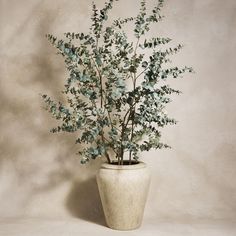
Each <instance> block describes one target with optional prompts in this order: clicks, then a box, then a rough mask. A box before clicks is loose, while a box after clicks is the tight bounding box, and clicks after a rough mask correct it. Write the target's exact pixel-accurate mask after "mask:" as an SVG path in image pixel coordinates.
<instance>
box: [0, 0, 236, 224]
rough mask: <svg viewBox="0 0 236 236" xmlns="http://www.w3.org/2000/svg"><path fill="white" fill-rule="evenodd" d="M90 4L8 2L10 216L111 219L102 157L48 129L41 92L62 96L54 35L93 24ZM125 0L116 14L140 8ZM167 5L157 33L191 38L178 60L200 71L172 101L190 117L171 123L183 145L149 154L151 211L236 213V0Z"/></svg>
mask: <svg viewBox="0 0 236 236" xmlns="http://www.w3.org/2000/svg"><path fill="white" fill-rule="evenodd" d="M96 2H97V3H98V5H99V6H101V5H102V3H103V0H96ZM148 2H149V3H150V5H152V4H153V2H154V1H153V0H150V1H148ZM90 3H91V1H86V0H80V1H79V0H48V1H46V0H21V1H18V0H0V58H1V63H0V107H1V111H0V112H1V113H0V114H1V115H0V202H1V204H0V216H5V217H9V216H20V215H31V216H50V217H53V216H57V217H58V216H59V217H63V216H70V215H72V216H79V217H81V218H83V219H88V220H92V221H100V220H102V212H101V205H100V201H99V197H98V192H97V187H96V183H95V180H94V174H95V173H96V170H97V169H98V168H99V165H100V163H101V161H100V160H98V161H97V162H90V163H89V164H88V165H86V166H84V165H83V166H82V165H80V163H79V158H78V156H76V155H75V152H76V146H74V137H73V135H52V134H50V133H49V132H48V130H49V129H50V128H51V127H52V126H54V120H52V119H51V118H50V115H49V114H47V113H46V112H45V111H44V110H42V109H41V106H42V104H41V100H40V97H39V96H38V94H39V93H40V92H46V93H48V94H51V95H52V96H53V97H55V98H60V96H61V94H60V92H59V91H60V90H61V89H62V88H63V79H64V78H65V76H66V72H65V69H64V64H63V60H62V58H60V56H57V55H56V54H55V50H54V49H53V48H52V47H51V46H50V45H49V43H48V42H47V40H46V39H45V37H44V35H45V34H46V33H53V34H55V35H58V36H60V35H62V34H63V33H64V32H67V31H76V30H78V31H86V30H87V28H88V24H89V10H90ZM120 3H121V4H120V7H119V8H115V9H114V11H113V15H114V16H123V15H124V16H125V15H126V14H129V13H130V14H132V13H135V12H136V10H137V9H138V1H136V0H129V1H125V0H120ZM164 13H165V15H166V19H165V21H164V22H163V23H161V24H160V25H159V26H158V27H157V28H155V29H153V34H158V35H164V36H170V37H173V38H174V39H175V42H176V43H179V42H183V43H184V44H185V45H186V47H185V49H184V50H183V51H182V52H181V53H180V54H179V55H178V56H177V57H175V58H174V61H175V62H176V63H178V64H180V65H181V64H187V65H193V67H194V68H195V70H196V71H197V74H195V75H190V76H188V75H187V76H186V77H185V78H184V79H181V80H178V81H173V82H172V85H173V86H175V87H176V88H179V89H181V90H182V91H183V92H184V93H183V95H182V96H179V97H177V98H176V99H174V102H173V103H172V104H171V105H170V106H169V109H168V110H169V112H170V114H172V115H173V116H174V117H176V118H177V120H179V121H180V122H179V124H178V125H177V126H175V127H170V128H167V129H166V130H165V140H166V141H167V142H168V143H169V144H170V145H172V147H173V149H172V150H164V151H152V152H150V153H145V154H143V155H142V160H144V161H145V162H147V163H148V165H149V166H150V169H151V171H152V185H151V190H150V194H149V199H148V203H147V208H146V217H147V218H173V219H190V218H214V219H222V218H225V219H236V171H235V169H236V147H235V143H236V133H235V121H236V93H235V89H236V85H235V76H234V75H235V73H234V72H235V65H236V57H235V50H236V32H235V24H236V2H235V1H234V0H226V1H220V0H191V1H189V0H167V3H166V6H165V9H164Z"/></svg>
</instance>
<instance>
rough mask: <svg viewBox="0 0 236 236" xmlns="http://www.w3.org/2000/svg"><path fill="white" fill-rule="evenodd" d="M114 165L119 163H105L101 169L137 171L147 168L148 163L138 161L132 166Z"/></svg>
mask: <svg viewBox="0 0 236 236" xmlns="http://www.w3.org/2000/svg"><path fill="white" fill-rule="evenodd" d="M114 163H117V161H115V162H113V163H107V162H105V163H103V164H102V165H101V168H103V169H114V170H135V169H141V168H145V167H146V166H147V165H146V163H144V162H142V161H138V162H137V163H136V162H135V163H134V161H133V164H131V165H116V164H114Z"/></svg>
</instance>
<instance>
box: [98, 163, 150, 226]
mask: <svg viewBox="0 0 236 236" xmlns="http://www.w3.org/2000/svg"><path fill="white" fill-rule="evenodd" d="M96 179H97V183H98V189H99V193H100V197H101V201H102V206H103V211H104V214H105V219H106V223H107V226H108V227H110V228H112V229H116V230H132V229H136V228H139V227H140V225H141V223H142V218H143V213H144V208H145V203H146V199H147V194H148V190H149V185H150V172H149V169H148V168H147V166H146V164H145V163H143V162H139V163H137V164H132V165H122V166H121V165H115V164H107V163H104V164H102V166H101V168H100V170H99V171H98V173H97V176H96Z"/></svg>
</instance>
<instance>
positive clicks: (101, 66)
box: [42, 0, 193, 165]
mask: <svg viewBox="0 0 236 236" xmlns="http://www.w3.org/2000/svg"><path fill="white" fill-rule="evenodd" d="M116 1H118V0H116ZM114 2H115V1H114V0H109V1H108V2H106V3H105V6H104V8H102V9H101V10H98V9H97V7H96V5H95V3H93V5H92V17H91V20H92V25H91V28H90V32H89V33H88V34H86V33H74V32H68V33H65V38H64V39H60V40H59V39H57V38H56V37H54V36H53V35H51V34H48V35H47V38H48V40H49V41H50V42H51V44H52V45H53V46H54V47H56V48H57V50H58V52H59V54H61V55H62V56H63V58H64V59H65V65H66V68H67V70H68V72H69V77H68V79H67V81H66V83H65V89H64V91H63V93H64V95H65V97H66V100H67V103H66V104H62V103H61V102H58V103H57V102H54V101H53V100H52V99H51V98H50V97H49V96H47V95H42V98H43V100H44V101H45V103H46V107H45V108H46V109H47V110H48V111H49V112H50V113H51V114H52V115H53V117H55V118H56V119H57V120H59V121H60V125H59V126H58V127H55V128H53V129H52V130H51V131H52V132H53V133H55V132H61V131H63V132H76V134H78V137H77V140H76V143H78V144H81V145H80V146H81V147H82V149H81V150H80V151H79V154H80V155H81V163H86V162H88V161H89V160H90V159H96V158H97V157H100V156H105V157H106V158H107V161H108V162H109V163H110V162H111V161H112V158H111V157H112V156H114V157H115V158H116V159H118V164H119V165H122V164H123V163H124V153H125V152H128V153H129V154H128V155H129V161H130V163H131V160H132V159H135V160H137V159H138V154H139V153H140V152H142V151H149V150H151V149H153V148H154V149H160V148H167V147H169V146H168V145H167V144H163V143H162V142H161V141H160V138H161V131H160V130H161V128H162V127H164V126H165V125H169V124H171V125H172V124H176V121H175V120H174V119H173V118H170V117H168V116H167V114H166V112H165V106H166V104H168V103H169V102H170V101H171V100H170V97H169V95H171V94H179V93H180V91H179V90H175V89H172V88H171V87H170V86H169V85H168V84H166V80H167V79H169V78H171V77H172V78H178V77H181V76H182V75H183V74H184V73H185V72H192V71H193V70H192V68H191V67H184V68H178V67H175V66H174V67H170V68H169V67H167V66H166V65H169V64H170V62H171V61H170V59H169V58H170V56H171V55H173V54H175V53H177V52H179V51H180V49H182V45H178V46H177V47H175V48H168V49H165V50H163V45H164V46H165V45H166V44H168V43H169V42H170V41H171V39H170V38H162V37H155V38H146V37H145V35H146V33H147V32H148V31H149V30H150V27H151V25H152V24H156V23H157V22H159V21H161V20H162V19H163V16H162V15H161V14H160V11H161V8H162V7H163V2H164V1H163V0H157V2H156V5H155V7H154V8H153V9H152V11H151V13H148V11H147V8H146V1H145V0H142V1H141V6H140V10H139V13H138V15H137V16H136V17H129V18H125V19H116V20H114V21H113V22H112V24H110V25H108V23H107V20H108V13H109V11H110V10H111V9H112V7H113V4H114ZM126 24H133V25H134V27H133V33H134V36H135V38H136V39H135V43H134V42H132V40H130V39H129V38H128V34H127V33H126V32H125V31H124V26H125V25H126ZM147 55H149V56H147ZM130 83H131V84H132V86H129V85H128V84H130Z"/></svg>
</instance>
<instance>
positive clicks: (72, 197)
mask: <svg viewBox="0 0 236 236" xmlns="http://www.w3.org/2000/svg"><path fill="white" fill-rule="evenodd" d="M66 206H67V208H68V210H69V211H70V213H71V214H72V215H73V216H74V217H78V218H81V219H83V220H86V221H90V222H94V223H97V224H100V225H104V226H105V218H104V214H103V210H102V203H101V200H100V196H99V191H98V186H97V182H96V178H95V177H94V178H91V179H88V180H85V181H83V182H80V183H78V182H74V183H73V184H72V188H71V191H70V193H69V195H68V197H67V199H66Z"/></svg>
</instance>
